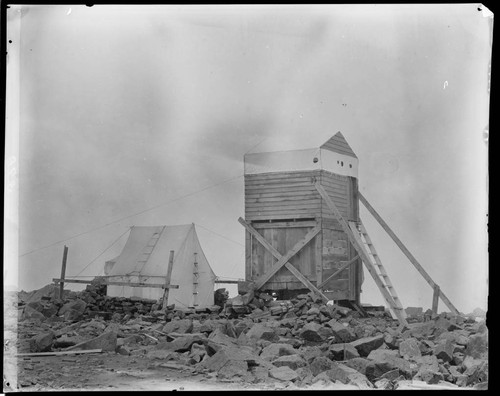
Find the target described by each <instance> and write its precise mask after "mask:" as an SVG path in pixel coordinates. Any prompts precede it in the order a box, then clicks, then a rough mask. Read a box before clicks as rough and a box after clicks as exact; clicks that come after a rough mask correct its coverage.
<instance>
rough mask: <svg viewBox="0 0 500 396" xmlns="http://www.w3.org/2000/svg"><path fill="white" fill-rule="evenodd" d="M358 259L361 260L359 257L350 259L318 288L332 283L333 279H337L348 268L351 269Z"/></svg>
mask: <svg viewBox="0 0 500 396" xmlns="http://www.w3.org/2000/svg"><path fill="white" fill-rule="evenodd" d="M357 259H359V255H357V256H356V257H354V258H352V259H350V260H349V261H348V262H347V263H345V264H344V265H343V266H342V267H340V268H339V269H338V270H337V271H335V272H334V273H333V274H331V275H330V276H329V277H328V278H326V279H325V280H324V281H323V282H321V283H320V284H319V285H318V288H322V287H323V286H325V285H326V284H327V283H328V282H330V281H331V280H332V279H333V278H335V277H336V276H337V275H338V274H340V273H341V272H342V271H343V270H345V269H346V268H347V267H349V266H350V265H351V264H352V263H354V262H355V261H356V260H357Z"/></svg>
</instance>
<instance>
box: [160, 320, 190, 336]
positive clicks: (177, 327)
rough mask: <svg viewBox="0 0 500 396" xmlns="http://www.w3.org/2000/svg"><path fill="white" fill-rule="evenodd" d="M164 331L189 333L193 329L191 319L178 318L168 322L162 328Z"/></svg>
mask: <svg viewBox="0 0 500 396" xmlns="http://www.w3.org/2000/svg"><path fill="white" fill-rule="evenodd" d="M162 331H163V332H164V333H167V334H169V333H181V334H185V333H191V332H192V331H193V321H192V320H191V319H178V320H172V321H171V322H168V323H167V324H166V325H165V326H164V327H163V330H162Z"/></svg>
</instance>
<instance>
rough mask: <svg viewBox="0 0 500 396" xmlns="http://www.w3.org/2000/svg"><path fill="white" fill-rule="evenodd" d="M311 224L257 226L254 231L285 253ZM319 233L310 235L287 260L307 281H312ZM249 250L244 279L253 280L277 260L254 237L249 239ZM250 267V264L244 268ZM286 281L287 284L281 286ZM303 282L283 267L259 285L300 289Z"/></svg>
mask: <svg viewBox="0 0 500 396" xmlns="http://www.w3.org/2000/svg"><path fill="white" fill-rule="evenodd" d="M311 229H312V227H287V228H279V227H278V228H261V229H257V231H258V232H259V233H260V234H261V235H262V236H263V237H264V238H265V239H266V240H267V241H269V243H270V244H271V245H272V246H273V247H274V248H275V249H276V250H278V252H280V253H281V254H283V255H284V254H286V253H287V252H288V251H289V250H290V249H292V248H293V246H294V245H295V244H296V243H297V242H299V241H300V240H301V239H302V238H304V236H305V235H306V234H307V232H308V231H310V230H311ZM320 235H321V234H319V235H318V236H316V237H315V238H313V239H312V240H311V241H310V242H309V243H308V244H307V245H305V246H304V247H303V248H302V249H301V250H300V251H299V252H298V253H297V254H296V255H294V256H293V257H292V258H291V259H290V263H291V264H292V265H293V266H294V267H295V268H297V269H298V270H299V271H300V273H301V274H302V275H304V276H305V277H306V278H307V279H309V280H310V281H311V282H314V283H316V251H317V244H318V243H320V241H319V239H318V238H319V237H320ZM250 246H251V254H250V259H249V261H247V268H246V274H250V278H247V280H251V281H255V280H256V279H258V278H259V277H260V276H262V275H264V274H265V273H267V272H268V271H269V269H270V268H271V267H272V265H273V264H274V263H275V262H276V261H277V260H276V258H275V257H274V256H273V255H272V254H271V253H270V252H269V251H268V250H267V249H266V248H265V247H264V246H262V244H260V243H259V242H258V241H257V240H256V239H255V238H254V237H251V241H250ZM248 267H250V268H248ZM285 285H288V286H285ZM304 287H305V286H304V285H303V284H302V282H300V281H299V280H298V279H297V278H296V277H295V276H294V275H293V274H292V273H291V272H290V271H289V270H288V269H287V268H285V267H283V268H281V269H280V270H278V272H276V274H274V275H273V276H272V277H271V279H270V280H269V281H268V282H267V283H266V284H265V285H264V286H263V287H262V289H263V290H281V289H284V288H288V289H303V288H304Z"/></svg>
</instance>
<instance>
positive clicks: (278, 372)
mask: <svg viewBox="0 0 500 396" xmlns="http://www.w3.org/2000/svg"><path fill="white" fill-rule="evenodd" d="M269 376H270V377H272V378H275V379H278V380H280V381H295V380H297V379H298V378H299V374H298V373H297V372H296V371H294V370H292V369H291V368H290V367H287V366H281V367H274V368H272V369H270V370H269Z"/></svg>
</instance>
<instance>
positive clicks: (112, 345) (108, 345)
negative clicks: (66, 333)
mask: <svg viewBox="0 0 500 396" xmlns="http://www.w3.org/2000/svg"><path fill="white" fill-rule="evenodd" d="M116 347H117V336H116V332H115V331H108V332H106V333H104V334H101V335H100V336H98V337H96V338H93V339H91V340H88V341H84V342H81V343H79V344H76V345H73V346H72V347H69V348H67V349H66V350H67V351H74V350H77V351H82V350H89V349H102V350H103V351H113V352H114V351H115V349H116Z"/></svg>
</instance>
